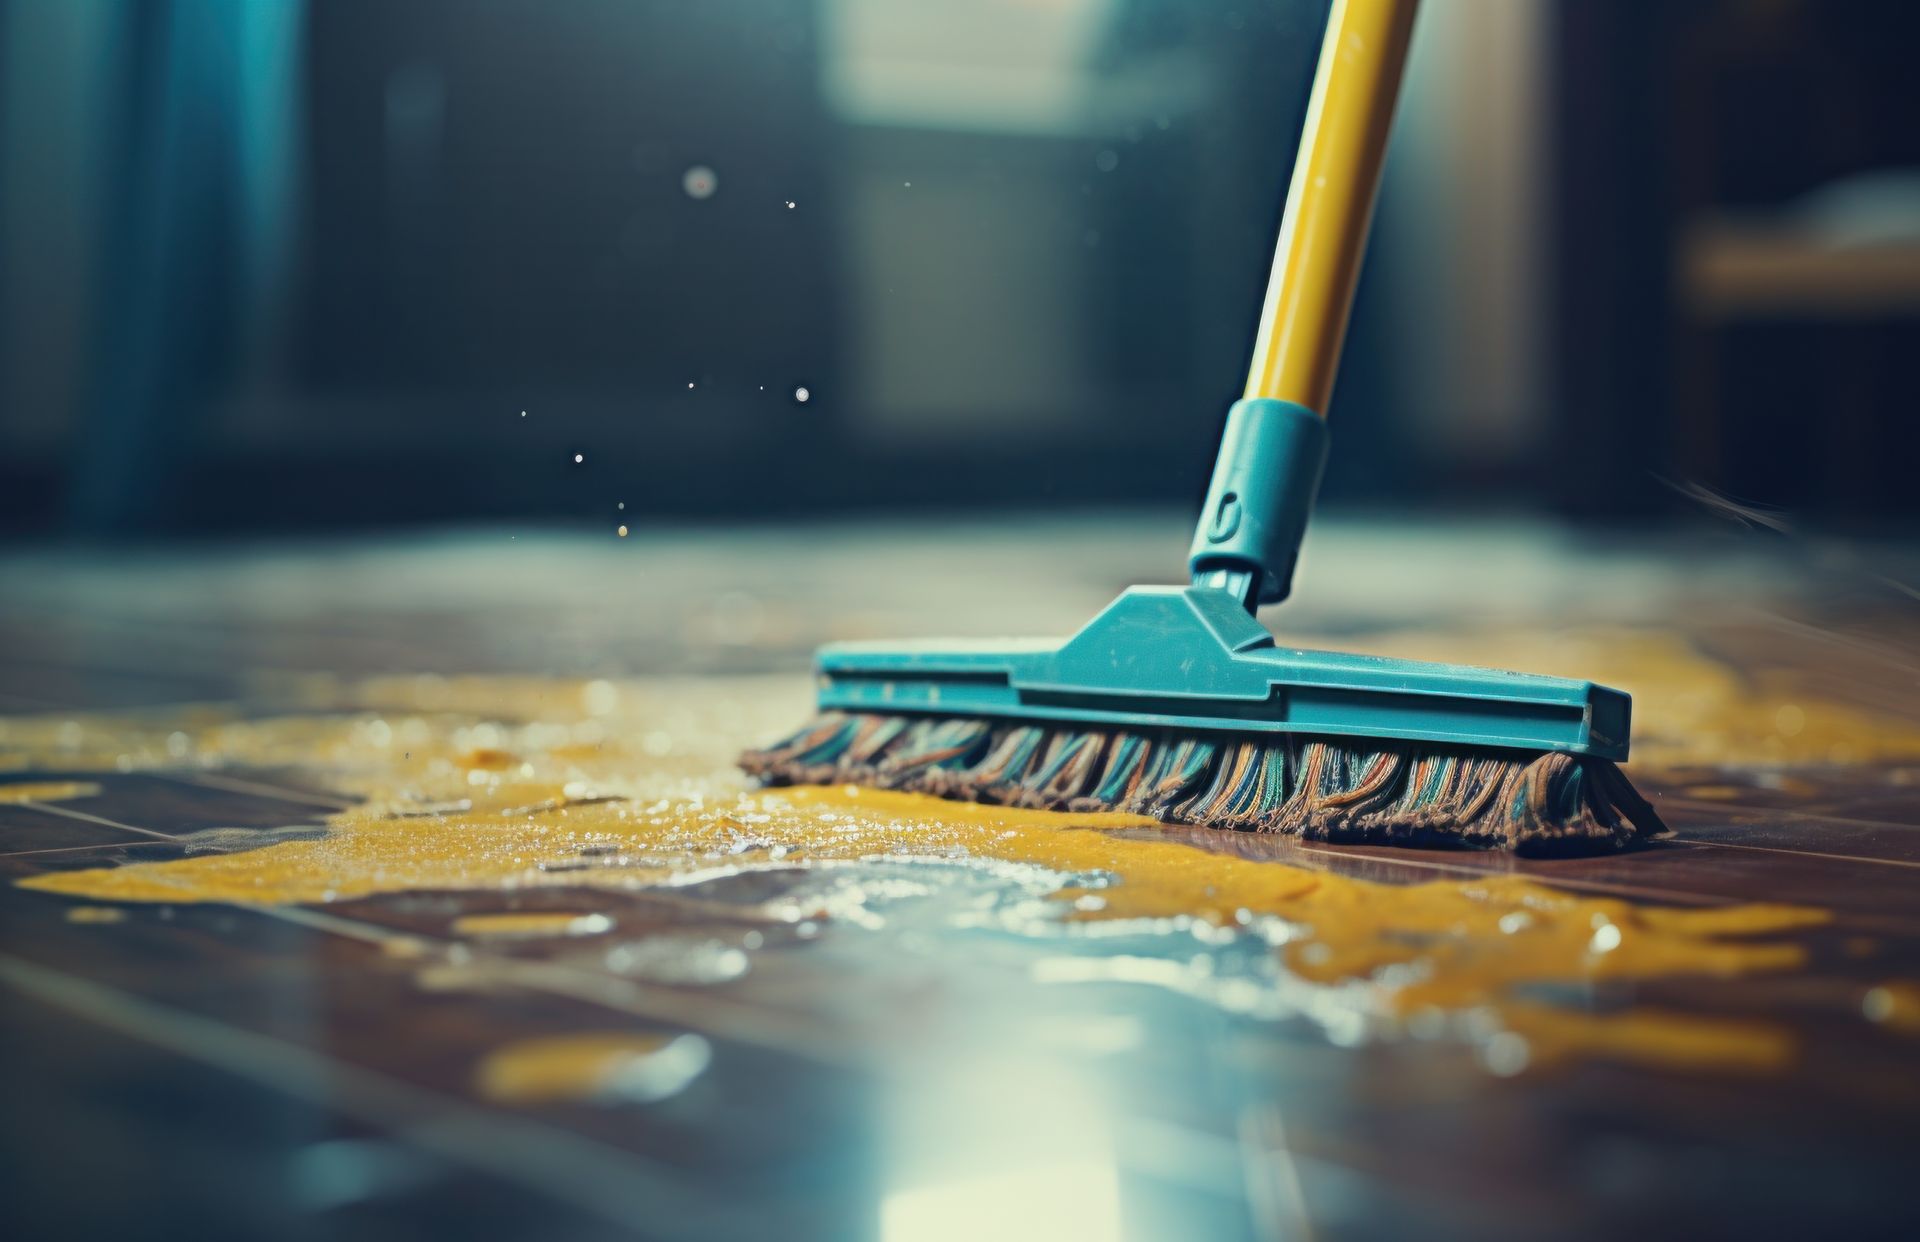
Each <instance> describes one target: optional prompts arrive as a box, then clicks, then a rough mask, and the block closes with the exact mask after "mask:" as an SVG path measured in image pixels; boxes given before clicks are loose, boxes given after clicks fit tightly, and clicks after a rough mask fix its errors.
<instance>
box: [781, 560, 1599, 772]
mask: <svg viewBox="0 0 1920 1242" xmlns="http://www.w3.org/2000/svg"><path fill="white" fill-rule="evenodd" d="M817 668H818V672H819V678H820V680H819V705H820V708H821V710H822V711H841V712H871V713H900V712H907V713H936V714H939V715H945V716H968V717H985V718H993V717H1011V718H1018V719H1022V720H1055V721H1073V722H1080V723H1084V724H1087V725H1095V726H1106V727H1113V728H1130V729H1143V728H1162V729H1178V730H1183V731H1201V732H1205V731H1217V732H1231V733H1237V734H1270V733H1299V734H1312V735H1315V736H1321V737H1339V738H1357V739H1383V740H1384V739H1391V740H1394V741H1408V740H1413V741H1424V742H1435V743H1441V744H1451V745H1459V746H1476V747H1486V746H1495V747H1501V748H1504V749H1510V750H1518V751H1534V752H1538V751H1549V750H1551V751H1561V752H1563V753H1566V754H1575V755H1591V756H1594V757H1596V758H1602V759H1611V760H1616V761H1617V760H1624V759H1625V758H1626V757H1627V737H1628V726H1629V722H1630V719H1631V714H1632V705H1631V703H1632V701H1631V700H1630V699H1629V698H1628V696H1627V695H1625V694H1622V693H1621V692H1620V691H1618V690H1612V689H1609V688H1607V687H1605V686H1599V685H1595V684H1594V683H1592V682H1588V681H1573V680H1568V679H1565V678H1559V677H1541V676H1535V675H1532V674H1526V673H1509V672H1502V671H1498V670H1494V669H1483V668H1471V667H1468V666H1465V665H1456V664H1432V663H1425V662H1421V661H1417V660H1395V659H1388V658H1386V657H1383V656H1368V655H1350V654H1343V653H1339V652H1331V651H1311V650H1304V649H1301V648H1294V647H1282V646H1279V645H1277V644H1276V643H1275V641H1274V638H1273V635H1272V634H1270V633H1269V632H1268V631H1267V630H1266V628H1265V627H1264V626H1262V625H1261V624H1260V623H1259V622H1258V621H1257V620H1255V619H1254V618H1253V617H1252V616H1250V615H1249V614H1248V613H1247V611H1246V609H1245V608H1244V607H1243V606H1242V604H1241V602H1240V601H1239V600H1237V599H1235V598H1234V596H1233V595H1232V594H1230V593H1229V592H1227V591H1224V590H1218V589H1215V588H1211V587H1194V586H1189V587H1146V586H1142V587H1133V588H1131V589H1129V590H1128V591H1127V592H1126V593H1125V594H1123V595H1121V596H1120V598H1118V599H1116V600H1115V601H1114V602H1113V603H1112V604H1110V605H1108V606H1107V608H1106V609H1105V610H1104V611H1102V612H1101V613H1100V614H1099V615H1098V616H1096V617H1094V618H1093V620H1091V621H1089V622H1088V623H1087V624H1086V625H1085V626H1084V627H1083V628H1082V629H1081V630H1080V632H1079V633H1077V634H1075V635H1073V637H1071V638H1069V639H1067V640H1066V641H1064V642H1051V643H1049V642H1022V641H1006V642H986V643H975V644H969V645H939V644H930V643H928V644H922V643H915V644H901V645H889V644H867V643H840V644H834V645H832V646H828V647H824V648H822V649H821V651H820V653H819V658H818V661H817Z"/></svg>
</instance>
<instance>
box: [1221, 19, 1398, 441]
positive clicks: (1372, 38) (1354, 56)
mask: <svg viewBox="0 0 1920 1242" xmlns="http://www.w3.org/2000/svg"><path fill="white" fill-rule="evenodd" d="M1416 7H1417V4H1416V0H1334V4H1333V12H1332V13H1331V14H1330V15H1329V16H1328V18H1327V37H1326V42H1324V43H1322V44H1321V46H1320V67H1319V69H1318V70H1316V71H1315V73H1314V77H1313V94H1312V96H1311V97H1310V98H1309V100H1308V102H1307V122H1306V127H1305V129H1304V131H1303V132H1302V134H1301V137H1300V154H1299V156H1298V157H1297V158H1296V159H1295V161H1294V165H1293V184H1292V186H1291V188H1289V189H1288V191H1287V207H1286V212H1285V214H1284V215H1283V216H1282V217H1281V219H1280V244H1279V246H1278V248H1277V249H1276V251H1275V253H1274V257H1273V277H1272V279H1271V281H1270V283H1269V284H1268V286H1267V301H1266V307H1265V309H1264V310H1263V311H1262V312H1261V315H1260V337H1259V340H1258V341H1257V342H1256V343H1255V345H1254V349H1253V368H1252V370H1251V371H1250V372H1249V373H1248V375H1247V394H1246V395H1247V396H1249V397H1273V398H1276V399H1278V400H1281V401H1292V402H1295V403H1297V404H1299V405H1303V406H1305V407H1307V408H1308V409H1310V410H1312V411H1314V412H1315V413H1317V414H1320V415H1321V416H1323V417H1324V416H1325V414H1326V412H1327V399H1328V398H1329V397H1330V396H1331V395H1332V393H1333V376H1334V372H1335V371H1336V370H1337V369H1338V368H1339V365H1340V345H1341V343H1342V341H1343V340H1344V339H1345V337H1346V334H1347V309H1348V307H1349V306H1350V305H1351V304H1352V302H1353V286H1354V282H1355V280H1356V279H1358V277H1359V275H1360V259H1361V256H1362V255H1363V254H1365V252H1366V246H1367V226H1368V224H1369V223H1370V222H1371V220H1372V217H1373V196H1374V190H1375V189H1376V188H1377V187H1378V186H1379V184H1380V163H1381V159H1382V157H1383V156H1384V155H1385V152H1386V146H1387V130H1388V126H1389V125H1390V124H1391V122H1392V120H1393V103H1394V98H1395V96H1396V95H1398V94H1399V91H1400V70H1401V67H1402V66H1403V65H1404V64H1405V63H1406V59H1407V42H1408V39H1409V37H1410V36H1411V35H1412V33H1413V15H1414V10H1415V8H1416Z"/></svg>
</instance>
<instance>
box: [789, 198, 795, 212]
mask: <svg viewBox="0 0 1920 1242" xmlns="http://www.w3.org/2000/svg"><path fill="white" fill-rule="evenodd" d="M794 205H795V204H794V201H793V200H792V199H788V200H787V210H788V211H792V210H793V208H794Z"/></svg>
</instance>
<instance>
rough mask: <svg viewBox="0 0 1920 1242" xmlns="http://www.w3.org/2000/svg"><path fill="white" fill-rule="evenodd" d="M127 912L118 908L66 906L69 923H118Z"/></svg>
mask: <svg viewBox="0 0 1920 1242" xmlns="http://www.w3.org/2000/svg"><path fill="white" fill-rule="evenodd" d="M126 917H127V912H126V911H125V910H124V909H122V908H120V907H119V906H68V907H67V922H69V923H120V922H124V921H125V920H126Z"/></svg>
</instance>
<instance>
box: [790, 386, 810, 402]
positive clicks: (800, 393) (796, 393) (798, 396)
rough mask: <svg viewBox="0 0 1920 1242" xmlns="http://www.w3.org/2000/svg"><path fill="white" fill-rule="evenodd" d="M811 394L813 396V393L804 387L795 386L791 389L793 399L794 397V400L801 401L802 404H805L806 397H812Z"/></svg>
mask: <svg viewBox="0 0 1920 1242" xmlns="http://www.w3.org/2000/svg"><path fill="white" fill-rule="evenodd" d="M812 396H813V394H812V393H810V392H808V391H807V390H806V389H804V388H796V389H794V390H793V399H794V400H795V401H798V402H800V403H801V404H802V405H805V404H806V402H807V399H808V398H810V397H812Z"/></svg>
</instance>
